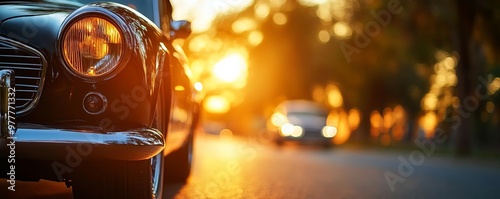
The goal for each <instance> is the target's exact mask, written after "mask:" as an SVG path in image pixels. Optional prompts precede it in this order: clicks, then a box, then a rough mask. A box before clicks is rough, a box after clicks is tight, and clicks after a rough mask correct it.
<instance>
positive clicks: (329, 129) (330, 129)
mask: <svg viewBox="0 0 500 199" xmlns="http://www.w3.org/2000/svg"><path fill="white" fill-rule="evenodd" d="M321 134H322V135H323V137H325V138H333V137H335V135H337V128H336V127H334V126H325V127H323V129H322V130H321Z"/></svg>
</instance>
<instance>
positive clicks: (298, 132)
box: [280, 123, 304, 137]
mask: <svg viewBox="0 0 500 199" xmlns="http://www.w3.org/2000/svg"><path fill="white" fill-rule="evenodd" d="M303 133H304V130H303V129H302V127H300V126H297V125H293V124H290V123H286V124H284V125H282V126H281V128H280V134H281V136H283V137H288V136H292V137H300V136H302V135H303Z"/></svg>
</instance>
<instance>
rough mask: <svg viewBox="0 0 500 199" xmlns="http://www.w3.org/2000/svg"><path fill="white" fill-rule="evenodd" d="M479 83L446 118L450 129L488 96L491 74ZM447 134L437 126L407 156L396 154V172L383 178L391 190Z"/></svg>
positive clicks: (412, 170)
mask: <svg viewBox="0 0 500 199" xmlns="http://www.w3.org/2000/svg"><path fill="white" fill-rule="evenodd" d="M477 79H478V80H479V85H478V86H477V87H476V88H475V90H474V95H470V96H467V97H466V98H465V99H463V101H461V102H460V103H461V104H460V106H459V108H458V110H457V113H458V114H457V115H454V116H453V117H450V118H449V119H446V120H445V122H452V123H453V124H452V126H451V129H452V130H453V131H456V130H457V129H458V128H460V126H461V124H462V120H463V119H464V118H468V117H470V115H471V113H472V112H474V111H476V110H477V109H478V107H479V104H480V102H481V101H485V100H487V99H488V97H489V96H490V95H489V93H488V87H489V85H490V83H491V82H492V81H493V75H491V74H490V75H488V77H487V78H484V77H482V76H479V77H478V78H477ZM447 139H448V136H447V135H446V133H445V132H444V130H443V129H441V128H437V129H436V130H435V135H434V137H433V138H432V139H416V140H415V142H414V143H415V144H416V145H417V146H418V149H415V150H413V151H411V152H410V154H408V156H406V157H405V156H402V155H400V156H398V160H399V165H398V169H397V172H393V171H386V172H384V178H385V180H386V182H387V185H388V187H389V189H390V190H391V192H394V191H395V190H396V184H398V183H404V182H405V181H406V180H407V178H409V177H410V176H411V175H412V174H413V173H414V172H415V169H416V167H418V166H420V165H422V164H424V162H425V158H426V157H428V156H431V155H433V154H434V152H435V150H436V146H437V145H438V144H442V143H444V142H445V141H446V140H447Z"/></svg>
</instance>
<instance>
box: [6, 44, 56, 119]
mask: <svg viewBox="0 0 500 199" xmlns="http://www.w3.org/2000/svg"><path fill="white" fill-rule="evenodd" d="M0 41H1V42H2V43H3V44H5V45H7V46H11V47H12V48H17V50H24V51H28V52H30V53H33V54H35V55H37V56H38V58H39V59H40V60H41V62H42V64H36V65H37V66H40V65H41V66H40V67H41V71H40V77H24V76H16V78H19V79H33V80H39V82H38V85H37V86H38V87H37V88H38V90H37V92H36V93H35V94H34V96H33V101H31V102H28V103H27V106H25V107H24V105H23V108H22V109H17V110H16V111H17V112H16V115H18V116H19V115H23V114H26V113H27V112H29V111H31V110H32V109H33V108H34V107H35V106H36V105H37V104H38V101H39V99H40V96H41V95H42V92H43V86H44V83H45V72H46V70H47V60H46V59H45V56H43V54H42V53H41V52H40V51H38V50H36V49H35V48H33V47H31V46H28V45H26V44H23V43H21V42H18V41H14V40H12V39H9V38H6V37H2V36H0ZM12 48H4V49H6V50H12ZM31 70H36V69H31Z"/></svg>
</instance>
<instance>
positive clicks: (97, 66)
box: [61, 16, 124, 78]
mask: <svg viewBox="0 0 500 199" xmlns="http://www.w3.org/2000/svg"><path fill="white" fill-rule="evenodd" d="M122 40H123V35H122V33H121V31H120V29H119V28H118V27H117V26H116V25H115V24H113V23H112V22H110V21H108V20H106V19H104V18H101V17H96V16H91V17H83V18H81V19H79V20H76V21H74V22H72V23H70V24H69V26H68V27H67V28H66V29H65V31H64V32H63V35H62V40H61V42H62V43H61V50H62V55H63V59H64V61H65V63H66V65H67V66H68V67H69V68H70V70H71V71H72V72H74V73H75V74H77V75H80V76H83V77H87V78H88V77H100V76H104V75H107V74H109V73H111V72H112V71H113V70H115V69H116V68H117V67H118V64H119V62H120V60H121V59H122V57H123V56H124V55H123V54H124V47H123V43H124V42H123V41H122Z"/></svg>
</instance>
